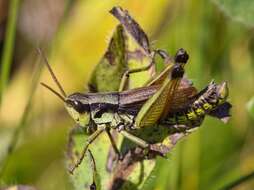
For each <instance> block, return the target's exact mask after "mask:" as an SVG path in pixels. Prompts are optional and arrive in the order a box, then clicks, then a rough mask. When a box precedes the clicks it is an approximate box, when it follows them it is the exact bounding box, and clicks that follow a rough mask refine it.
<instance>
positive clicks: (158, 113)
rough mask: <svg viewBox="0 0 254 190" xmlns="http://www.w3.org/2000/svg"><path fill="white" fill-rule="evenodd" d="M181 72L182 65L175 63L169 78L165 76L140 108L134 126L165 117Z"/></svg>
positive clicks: (152, 122)
mask: <svg viewBox="0 0 254 190" xmlns="http://www.w3.org/2000/svg"><path fill="white" fill-rule="evenodd" d="M183 74H184V70H183V67H182V65H181V64H178V63H177V64H175V65H174V66H173V69H172V72H171V79H170V78H166V79H165V80H164V82H163V84H162V86H161V88H160V89H159V90H158V91H157V92H156V93H155V94H154V95H153V96H152V97H151V98H150V99H149V100H148V101H146V103H145V104H144V105H143V106H142V108H141V109H140V111H139V113H138V115H137V117H136V120H135V126H136V127H138V128H139V127H144V126H150V125H153V124H155V123H157V121H158V120H160V119H161V118H164V117H166V115H167V113H168V111H169V110H170V107H171V104H172V101H173V99H174V98H173V97H174V96H175V94H176V89H177V88H178V86H179V84H180V81H181V79H182V77H183Z"/></svg>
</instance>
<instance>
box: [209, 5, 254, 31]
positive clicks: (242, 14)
mask: <svg viewBox="0 0 254 190" xmlns="http://www.w3.org/2000/svg"><path fill="white" fill-rule="evenodd" d="M213 1H214V2H215V3H216V5H217V6H218V7H219V8H220V9H221V10H222V11H223V12H224V13H225V14H226V15H227V16H229V17H230V18H232V19H233V20H236V21H239V22H241V23H244V24H245V25H246V26H248V27H253V26H254V1H252V0H241V1H236V0H213Z"/></svg>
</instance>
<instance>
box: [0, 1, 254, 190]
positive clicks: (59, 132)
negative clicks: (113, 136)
mask: <svg viewBox="0 0 254 190" xmlns="http://www.w3.org/2000/svg"><path fill="white" fill-rule="evenodd" d="M116 5H121V6H122V7H123V8H124V9H128V10H129V12H130V14H131V15H132V16H133V17H134V18H135V19H136V20H137V21H138V22H139V23H140V25H141V26H142V28H143V29H144V30H145V32H146V33H147V34H148V36H149V38H150V41H151V42H152V47H153V48H155V47H156V48H162V49H165V50H167V51H168V52H169V53H170V54H174V53H175V52H176V50H177V49H178V48H181V47H183V48H184V49H186V50H187V51H188V53H189V55H190V61H189V65H188V66H187V67H186V73H187V75H188V77H189V78H190V79H191V80H192V81H193V82H194V84H195V86H197V87H198V88H199V89H201V88H202V87H204V86H205V85H206V84H207V83H209V82H210V81H211V79H215V81H216V82H221V81H228V83H229V88H230V97H229V98H230V102H231V103H232V104H233V109H232V118H231V120H230V122H229V123H228V124H226V125H225V124H222V123H221V122H220V121H218V120H214V119H211V118H207V119H206V120H205V122H204V123H203V125H202V127H201V128H200V129H198V130H197V131H196V132H195V133H193V134H191V135H190V136H188V137H187V138H185V139H184V140H182V141H181V143H179V144H177V146H176V147H175V148H174V150H173V151H172V153H171V154H170V156H169V158H168V159H158V162H159V163H160V167H159V169H158V170H157V171H156V176H155V177H156V178H157V180H156V184H155V185H154V189H156V190H164V189H179V190H185V189H220V188H223V187H226V186H227V185H229V184H231V183H232V182H234V181H237V180H238V179H241V178H242V177H244V176H246V175H249V174H252V176H253V175H254V174H253V172H254V151H253V150H254V140H253V139H254V129H253V120H254V98H253V97H254V87H253V86H254V74H253V73H254V30H253V27H254V3H253V2H252V1H251V0H243V1H233V0H213V1H202V0H179V1H173V0H157V1H152V0H149V1H144V0H140V1H135V0H126V1H116V0H105V1H101V0H93V1H92V0H82V1H71V0H55V1H50V0H22V1H19V0H9V1H8V0H2V1H0V50H1V91H0V93H1V94H0V95H1V100H0V101H1V103H0V106H1V107H0V108H1V112H0V114H1V115H0V164H1V165H0V166H1V167H3V164H6V163H7V165H6V167H5V168H4V172H3V173H2V175H1V177H0V187H1V186H6V185H10V184H31V185H33V186H35V187H37V188H38V189H40V190H53V189H67V190H68V189H72V188H71V185H70V183H69V179H68V175H67V173H66V170H65V162H64V160H65V149H66V142H67V133H68V130H69V129H70V128H71V126H73V121H72V120H71V118H70V117H69V116H68V115H67V113H66V112H65V110H64V107H63V105H62V102H60V101H59V100H58V99H57V98H56V97H55V96H53V95H51V94H50V93H49V92H48V91H46V90H44V89H43V88H42V87H41V86H39V85H38V81H43V82H45V83H47V84H49V85H51V86H54V84H53V82H52V80H51V79H50V76H49V74H48V72H44V69H43V70H42V71H41V65H42V64H41V63H39V57H38V55H37V53H36V51H35V48H36V47H38V46H40V47H44V49H47V50H48V57H49V60H50V64H51V65H52V66H53V69H54V70H55V72H56V74H57V76H58V78H59V79H60V81H61V83H62V85H63V86H64V89H65V90H66V92H67V93H71V92H75V91H83V90H84V89H86V90H87V87H86V83H87V81H88V79H89V76H90V74H91V73H92V70H93V68H94V67H95V65H96V64H97V63H98V61H99V60H100V58H101V57H102V55H103V54H104V52H105V50H106V47H107V44H108V41H109V38H110V36H111V34H112V31H113V29H114V27H115V26H116V24H117V23H118V22H117V20H116V19H114V18H113V17H112V16H111V15H110V14H109V13H108V11H109V10H110V9H111V8H112V7H113V6H116ZM15 18H17V20H16V19H15ZM8 68H10V72H9V75H8V70H9V69H8ZM17 127H19V129H21V130H20V131H21V133H18V134H20V135H17V136H15V140H17V146H15V149H14V151H13V153H12V154H11V155H10V156H8V157H6V154H7V148H8V146H9V144H10V139H11V136H12V134H13V133H15V131H16V130H15V129H16V128H17ZM234 189H243V190H245V189H254V180H253V179H252V178H251V177H250V179H249V180H248V181H246V182H244V183H241V184H239V185H238V186H236V187H235V188H234Z"/></svg>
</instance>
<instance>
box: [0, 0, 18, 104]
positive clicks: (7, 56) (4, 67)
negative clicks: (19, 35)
mask: <svg viewBox="0 0 254 190" xmlns="http://www.w3.org/2000/svg"><path fill="white" fill-rule="evenodd" d="M19 4H20V0H10V3H9V14H8V23H7V28H6V33H5V40H4V47H3V54H2V60H1V80H0V105H1V102H2V98H3V94H4V90H5V88H6V86H7V83H8V80H9V75H10V68H11V63H12V58H13V50H14V42H15V35H16V23H17V15H18V10H19Z"/></svg>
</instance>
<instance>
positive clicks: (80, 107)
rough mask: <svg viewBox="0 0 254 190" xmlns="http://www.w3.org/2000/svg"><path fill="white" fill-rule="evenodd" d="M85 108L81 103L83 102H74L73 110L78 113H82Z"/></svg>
mask: <svg viewBox="0 0 254 190" xmlns="http://www.w3.org/2000/svg"><path fill="white" fill-rule="evenodd" d="M83 107H84V106H83V104H82V103H81V102H79V101H77V100H75V101H74V102H73V108H74V109H75V110H76V111H77V112H79V113H82V112H83V111H84V108H83Z"/></svg>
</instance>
